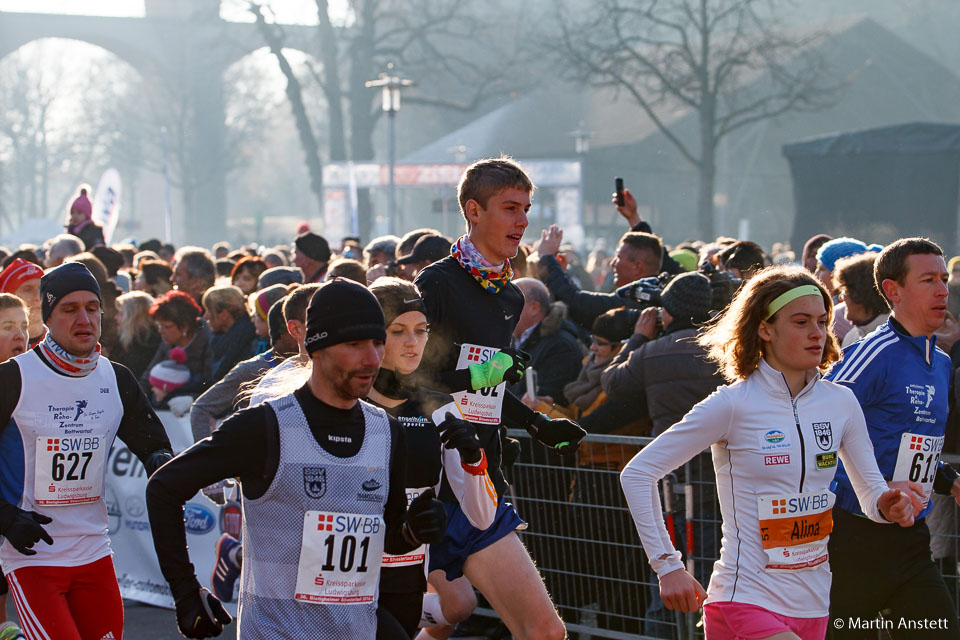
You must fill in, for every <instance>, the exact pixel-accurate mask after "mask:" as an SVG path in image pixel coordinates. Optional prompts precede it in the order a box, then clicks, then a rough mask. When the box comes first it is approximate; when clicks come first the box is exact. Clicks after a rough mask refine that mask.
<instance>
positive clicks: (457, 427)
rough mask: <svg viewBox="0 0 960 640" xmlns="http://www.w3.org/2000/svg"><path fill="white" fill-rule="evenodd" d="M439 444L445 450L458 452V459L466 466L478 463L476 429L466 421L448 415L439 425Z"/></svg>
mask: <svg viewBox="0 0 960 640" xmlns="http://www.w3.org/2000/svg"><path fill="white" fill-rule="evenodd" d="M438 428H439V429H440V442H442V443H443V446H444V447H446V448H447V449H456V450H457V451H459V452H460V459H461V460H463V461H464V462H466V463H467V464H476V463H478V462H480V458H481V457H482V455H481V453H480V452H481V449H480V441H479V440H478V439H477V428H476V427H474V426H473V425H472V424H470V423H469V422H467V421H466V420H461V419H460V418H457V417H455V416H454V415H453V414H452V413H448V414H447V417H446V419H445V420H444V421H443V422H442V423H440V426H439V427H438Z"/></svg>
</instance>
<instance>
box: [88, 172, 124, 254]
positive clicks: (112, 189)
mask: <svg viewBox="0 0 960 640" xmlns="http://www.w3.org/2000/svg"><path fill="white" fill-rule="evenodd" d="M122 187H123V185H122V183H121V181H120V172H118V171H117V170H116V169H107V170H106V171H104V172H103V175H102V176H100V183H99V184H98V185H97V192H96V194H95V195H94V196H93V221H94V222H96V223H97V224H98V225H100V226H101V227H103V241H104V242H105V243H106V244H107V246H109V245H110V242H111V241H112V239H113V232H114V230H115V229H116V228H117V221H118V220H120V196H121V191H122Z"/></svg>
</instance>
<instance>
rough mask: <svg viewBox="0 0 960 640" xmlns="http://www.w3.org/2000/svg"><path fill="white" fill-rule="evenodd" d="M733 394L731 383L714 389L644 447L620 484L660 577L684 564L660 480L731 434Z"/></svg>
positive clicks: (622, 474)
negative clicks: (669, 526)
mask: <svg viewBox="0 0 960 640" xmlns="http://www.w3.org/2000/svg"><path fill="white" fill-rule="evenodd" d="M727 396H728V394H727V393H726V387H720V388H719V389H718V390H717V391H715V392H713V393H712V394H711V395H710V396H709V397H708V398H706V399H705V400H703V401H702V402H700V403H699V404H697V405H696V406H695V407H694V408H693V409H691V410H690V412H689V413H688V414H687V415H686V416H684V418H683V420H681V421H680V422H678V423H677V424H675V425H673V426H672V427H670V428H669V429H667V430H666V431H664V432H663V433H662V434H660V435H659V436H658V437H657V438H656V439H655V440H654V441H653V442H651V443H650V444H648V445H647V446H646V447H644V448H643V449H641V450H640V453H638V454H637V455H635V456H634V457H633V459H632V460H630V462H628V463H627V466H626V467H624V469H623V471H622V472H621V473H620V484H621V485H622V486H623V493H624V496H625V497H626V499H627V504H628V505H629V506H630V513H631V514H632V515H633V521H634V523H635V524H636V526H637V532H638V533H639V534H640V541H641V542H642V543H643V550H644V551H645V552H646V554H647V558H649V560H650V566H651V567H653V570H654V571H656V572H657V575H658V576H662V575H664V574H667V573H670V572H671V571H674V570H676V569H682V568H683V563H682V562H681V560H680V557H681V556H680V552H679V551H677V550H676V549H675V548H674V546H673V544H672V543H671V542H670V536H669V534H668V533H667V527H666V525H665V524H664V522H663V507H662V506H661V504H660V494H659V492H658V491H657V482H658V481H659V480H660V478H662V477H663V476H665V475H666V474H668V473H670V472H671V471H673V470H674V469H676V468H677V467H679V466H680V465H682V464H683V463H685V462H687V461H688V460H690V459H691V458H692V457H693V456H695V455H697V454H698V453H700V452H701V451H703V450H704V449H706V448H707V447H708V446H710V445H712V444H713V443H715V442H718V441H720V440H723V439H724V438H725V437H726V435H727V432H728V430H729V427H730V423H731V421H732V416H733V405H732V403H731V402H730V400H729V398H728V397H727Z"/></svg>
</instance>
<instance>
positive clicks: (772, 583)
mask: <svg viewBox="0 0 960 640" xmlns="http://www.w3.org/2000/svg"><path fill="white" fill-rule="evenodd" d="M832 316H833V303H832V301H831V299H830V296H829V294H828V293H827V292H826V290H824V288H823V287H822V285H820V284H819V283H818V282H817V281H816V280H815V279H814V278H813V277H812V276H811V275H810V274H809V273H808V272H806V271H804V270H803V269H800V268H796V267H773V268H769V269H766V270H764V271H762V272H760V273H759V274H758V275H757V276H755V277H754V278H753V279H751V280H750V281H749V283H748V284H746V285H745V286H744V287H743V288H742V289H741V290H740V292H739V293H738V294H737V296H736V297H735V298H734V300H733V302H732V303H731V304H730V306H729V307H728V308H727V310H726V311H725V312H724V313H723V314H722V315H721V316H719V317H718V318H717V319H716V320H715V321H714V322H713V323H712V324H711V325H710V328H709V329H708V331H707V332H706V333H704V334H703V335H701V336H700V338H699V340H700V342H701V344H703V345H704V346H705V347H707V349H708V354H709V357H710V359H711V360H713V361H715V362H717V364H718V365H719V367H720V369H721V371H722V373H723V374H724V377H725V378H727V380H729V381H730V384H728V385H726V386H723V387H720V388H719V389H717V391H715V392H714V393H713V394H711V395H710V396H709V397H708V398H707V399H706V400H704V401H703V402H701V403H699V404H698V405H697V406H695V407H694V408H693V409H692V410H691V411H690V413H688V414H687V415H686V416H685V417H684V418H683V420H681V421H680V422H678V423H677V424H675V425H674V426H672V427H671V428H670V429H668V430H667V431H665V432H664V433H663V434H661V435H660V436H659V437H658V438H657V439H656V440H654V441H653V442H652V443H651V444H650V445H648V446H647V447H645V448H644V449H643V450H642V451H641V452H640V453H638V454H637V455H636V456H635V457H634V458H633V460H631V461H630V463H629V464H628V465H627V467H626V468H625V469H624V470H623V472H622V474H621V483H622V484H623V489H624V493H625V494H626V498H627V502H628V504H629V506H630V511H631V512H632V514H633V517H634V520H635V521H636V525H637V530H638V531H639V533H640V538H641V540H642V542H643V547H644V550H645V551H646V553H647V557H648V558H650V564H651V566H652V567H653V569H654V570H655V571H656V572H657V575H658V576H659V577H660V594H661V597H662V598H663V601H664V603H665V604H666V606H667V607H668V608H670V609H675V610H679V611H683V612H687V613H690V612H694V611H696V610H697V609H698V608H699V607H700V605H701V604H704V623H705V627H706V636H707V638H709V639H710V640H716V639H734V638H778V639H779V638H784V639H786V638H802V639H803V640H814V639H817V640H820V639H822V638H823V637H824V635H825V634H826V626H827V620H828V618H827V613H828V606H829V594H830V569H829V562H828V554H827V543H828V540H829V536H830V532H831V531H832V528H833V520H832V517H831V509H832V507H833V504H834V500H835V496H834V495H833V493H832V492H831V491H830V490H829V487H830V483H831V482H832V481H833V477H834V474H835V472H836V468H837V460H838V457H839V458H840V459H842V460H843V462H844V465H845V467H846V469H847V473H848V475H849V477H850V481H851V483H852V485H853V488H854V490H855V492H856V495H857V499H858V501H859V504H860V506H861V508H862V510H863V513H864V514H866V516H867V517H869V518H870V519H871V520H874V521H875V522H885V523H887V524H888V525H889V524H890V523H892V522H893V523H897V524H899V525H900V526H903V527H906V526H910V525H911V524H913V518H914V515H915V514H916V513H919V512H920V509H921V505H922V502H921V496H920V491H921V489H920V486H919V485H917V484H916V483H912V482H902V483H891V484H890V486H888V483H887V482H886V481H885V480H884V479H883V476H882V475H881V474H880V471H879V470H878V468H877V463H876V460H875V459H874V457H873V450H872V447H871V445H870V439H869V437H868V435H867V429H866V425H865V423H864V418H863V413H862V412H861V411H860V407H859V404H858V403H857V401H856V398H855V397H854V396H853V394H852V393H851V392H850V391H849V390H848V389H845V388H843V387H842V386H840V385H836V384H833V383H831V382H827V381H825V380H823V379H822V378H821V375H822V374H824V373H826V372H828V371H829V370H830V367H831V366H832V365H833V364H834V363H835V362H836V361H837V360H838V358H839V355H840V352H839V348H838V343H837V339H836V337H835V336H834V335H833V334H832V333H831V332H830V331H829V329H828V327H830V326H831V323H832V320H833V318H832ZM708 446H710V447H711V449H712V454H713V463H714V467H715V469H716V474H717V492H718V494H719V500H720V509H721V513H722V519H723V524H722V530H723V546H722V549H721V552H720V559H719V560H718V561H717V562H716V564H715V565H714V570H713V575H712V576H711V578H710V585H709V587H708V589H707V590H706V591H704V589H703V587H702V586H701V585H700V584H699V583H698V582H697V581H696V580H695V579H694V578H693V576H691V575H690V574H689V573H687V571H686V570H685V569H684V568H683V563H682V562H681V559H680V553H679V552H678V551H676V550H675V549H674V548H673V545H672V544H671V543H670V538H669V536H668V535H667V531H666V528H665V527H664V524H663V517H662V515H661V512H662V508H661V506H660V498H659V495H658V492H657V488H656V483H657V481H658V480H659V479H660V478H661V477H663V476H664V475H666V474H667V473H669V472H670V471H672V470H673V469H676V468H677V467H679V466H680V465H682V464H683V463H684V462H686V461H687V460H689V459H690V458H692V457H693V456H694V455H696V454H697V453H699V452H700V451H702V450H703V449H704V448H706V447H708ZM891 526H892V525H891Z"/></svg>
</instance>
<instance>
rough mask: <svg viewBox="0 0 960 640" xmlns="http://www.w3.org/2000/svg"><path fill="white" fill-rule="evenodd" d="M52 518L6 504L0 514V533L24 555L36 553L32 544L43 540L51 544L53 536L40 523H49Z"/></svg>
mask: <svg viewBox="0 0 960 640" xmlns="http://www.w3.org/2000/svg"><path fill="white" fill-rule="evenodd" d="M51 522H53V519H52V518H48V517H47V516H45V515H43V514H42V513H37V512H35V511H24V510H22V509H19V508H17V506H16V505H12V504H11V505H8V506H6V507H5V508H4V510H3V514H2V515H0V535H2V536H3V537H4V538H6V539H7V541H9V542H10V544H11V546H13V548H14V549H16V550H17V551H19V552H20V553H22V554H23V555H25V556H33V555H36V554H37V552H36V551H34V550H33V548H32V547H33V545H35V544H36V543H38V542H40V541H41V540H43V541H44V542H46V543H47V544H53V538H51V537H50V534H49V533H47V530H46V529H44V528H43V527H41V526H40V525H42V524H50V523H51Z"/></svg>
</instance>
